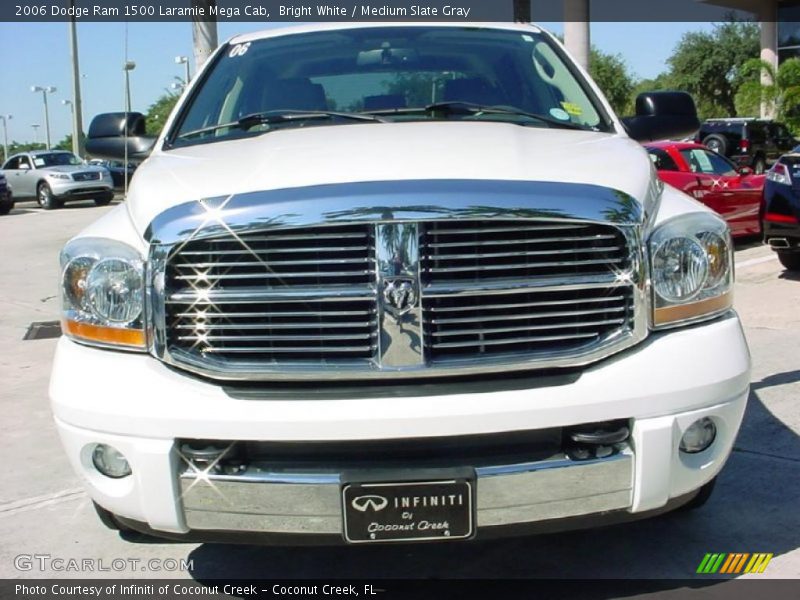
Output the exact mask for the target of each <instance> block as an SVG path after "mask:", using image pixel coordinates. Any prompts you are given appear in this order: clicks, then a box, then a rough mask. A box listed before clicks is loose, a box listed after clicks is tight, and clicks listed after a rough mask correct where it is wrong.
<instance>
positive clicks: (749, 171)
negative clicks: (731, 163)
mask: <svg viewBox="0 0 800 600" xmlns="http://www.w3.org/2000/svg"><path fill="white" fill-rule="evenodd" d="M752 174H753V169H751V168H750V167H742V168H741V169H739V175H741V176H742V177H747V176H748V175H752Z"/></svg>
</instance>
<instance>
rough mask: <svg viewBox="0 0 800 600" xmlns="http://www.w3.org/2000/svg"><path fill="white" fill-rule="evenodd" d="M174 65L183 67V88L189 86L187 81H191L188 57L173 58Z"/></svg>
mask: <svg viewBox="0 0 800 600" xmlns="http://www.w3.org/2000/svg"><path fill="white" fill-rule="evenodd" d="M175 64H178V65H183V66H184V69H185V75H184V78H183V84H184V86H188V85H189V79H191V77H192V76H191V73H190V72H189V57H188V56H176V57H175Z"/></svg>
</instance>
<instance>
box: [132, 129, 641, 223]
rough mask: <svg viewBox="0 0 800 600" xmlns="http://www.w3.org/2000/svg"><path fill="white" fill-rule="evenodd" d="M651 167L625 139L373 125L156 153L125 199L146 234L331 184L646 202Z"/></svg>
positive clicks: (551, 131) (290, 131)
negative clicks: (170, 212)
mask: <svg viewBox="0 0 800 600" xmlns="http://www.w3.org/2000/svg"><path fill="white" fill-rule="evenodd" d="M652 173H653V171H652V167H651V164H650V159H649V158H648V156H647V153H646V152H645V151H644V149H643V148H642V147H641V146H640V145H639V144H638V143H636V142H634V141H633V140H631V139H630V138H627V137H625V136H620V135H613V134H603V133H595V132H586V131H573V130H564V129H545V128H536V127H522V126H519V125H513V124H508V123H496V122H495V123H489V122H475V121H471V122H447V123H441V122H437V123H431V122H414V123H369V124H353V125H336V126H316V127H309V128H304V129H288V130H277V131H273V132H271V133H267V134H264V135H260V136H255V137H251V138H246V139H240V140H233V141H227V142H216V143H209V144H198V145H195V146H189V147H186V148H178V149H174V150H169V151H166V152H156V153H154V154H153V155H152V156H151V157H150V158H149V159H148V160H147V161H146V162H145V163H143V164H142V165H141V166H140V167H139V168H138V169H137V170H136V176H135V178H134V180H133V185H132V189H131V193H130V195H129V198H128V202H127V205H128V209H129V211H130V214H131V217H132V219H133V222H134V224H135V226H136V228H137V230H138V231H139V233H140V234H142V233H143V232H144V231H145V230H146V228H147V226H148V225H149V224H150V222H151V221H152V220H153V218H154V217H155V216H156V215H158V214H159V213H161V212H163V211H165V210H166V209H168V208H170V207H172V206H175V205H177V204H181V203H184V202H188V201H191V200H199V199H201V198H213V197H218V196H227V195H230V194H239V193H244V192H253V191H267V190H278V189H286V188H296V187H306V186H314V185H324V184H336V183H356V182H371V181H396V180H431V179H433V180H436V179H450V180H453V179H463V180H509V181H545V182H570V183H584V184H593V185H598V186H603V187H608V188H611V189H614V190H619V191H622V192H625V193H626V194H628V195H629V196H632V197H633V198H635V199H637V200H638V201H640V202H641V201H642V200H643V199H644V198H645V197H646V194H647V190H648V187H649V185H650V183H651V177H652Z"/></svg>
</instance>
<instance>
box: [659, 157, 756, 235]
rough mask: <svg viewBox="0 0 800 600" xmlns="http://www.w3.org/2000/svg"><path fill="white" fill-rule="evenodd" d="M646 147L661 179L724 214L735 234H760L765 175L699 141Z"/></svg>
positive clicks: (732, 232)
mask: <svg viewBox="0 0 800 600" xmlns="http://www.w3.org/2000/svg"><path fill="white" fill-rule="evenodd" d="M645 148H646V149H647V151H648V152H649V153H650V159H651V160H652V161H653V164H654V165H655V167H656V169H657V170H658V176H659V177H660V178H661V180H662V181H663V182H664V183H668V184H670V185H671V186H673V187H676V188H678V189H679V190H681V191H683V192H686V193H687V194H689V195H690V196H692V197H693V198H695V199H697V200H699V201H700V202H702V203H703V204H705V205H706V206H708V207H709V208H711V209H713V210H715V211H716V212H718V213H719V214H720V215H722V217H723V218H724V219H725V220H726V221H727V222H728V226H729V227H730V228H731V234H732V235H733V236H734V237H737V236H748V235H760V234H761V216H762V214H763V213H762V206H763V202H764V180H765V176H764V175H753V172H752V170H750V169H749V168H747V167H744V168H739V167H737V166H736V165H735V164H734V163H732V162H731V161H730V160H728V159H727V158H725V157H724V156H721V155H719V154H717V153H716V152H712V151H711V150H709V149H708V148H706V147H705V146H701V145H700V144H694V143H691V142H656V143H652V144H646V145H645Z"/></svg>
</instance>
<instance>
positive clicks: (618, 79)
mask: <svg viewBox="0 0 800 600" xmlns="http://www.w3.org/2000/svg"><path fill="white" fill-rule="evenodd" d="M589 73H591V75H592V79H594V80H595V82H596V83H597V85H598V86H599V87H600V89H601V90H603V93H604V94H605V95H606V97H607V98H608V101H609V102H610V103H611V106H612V107H613V108H614V111H615V112H616V113H617V114H618V115H625V114H630V113H631V109H632V102H631V94H632V92H633V90H634V88H635V87H636V83H635V81H634V79H633V76H632V75H631V73H630V71H629V70H628V65H627V64H626V63H625V60H624V59H623V58H622V57H621V56H620V55H619V54H605V53H604V52H602V51H600V50H598V49H597V48H595V47H592V49H591V52H590V54H589Z"/></svg>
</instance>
